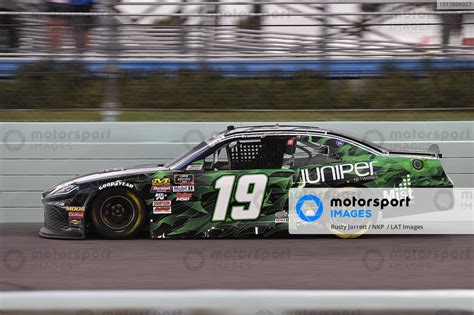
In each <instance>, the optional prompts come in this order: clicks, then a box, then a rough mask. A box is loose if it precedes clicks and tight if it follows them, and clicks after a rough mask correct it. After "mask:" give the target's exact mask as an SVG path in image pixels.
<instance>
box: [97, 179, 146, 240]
mask: <svg viewBox="0 0 474 315" xmlns="http://www.w3.org/2000/svg"><path fill="white" fill-rule="evenodd" d="M145 209H146V207H145V204H144V203H143V201H142V200H141V198H140V197H138V196H137V195H136V194H135V193H134V192H133V191H131V190H129V189H126V188H110V189H107V190H105V191H103V192H101V193H100V194H99V195H98V196H97V197H96V198H95V200H94V202H93V203H92V209H91V210H92V211H91V215H90V219H91V222H92V226H93V228H94V231H95V232H96V233H98V234H99V235H101V236H103V237H105V238H109V239H128V238H132V237H134V236H135V235H136V234H137V233H138V232H140V230H141V229H142V227H143V225H144V223H145V219H146V213H145Z"/></svg>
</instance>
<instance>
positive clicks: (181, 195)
mask: <svg viewBox="0 0 474 315" xmlns="http://www.w3.org/2000/svg"><path fill="white" fill-rule="evenodd" d="M192 197H193V194H191V193H177V194H176V201H189V200H190V199H191V198H192Z"/></svg>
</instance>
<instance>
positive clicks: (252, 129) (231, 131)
mask: <svg viewBox="0 0 474 315" xmlns="http://www.w3.org/2000/svg"><path fill="white" fill-rule="evenodd" d="M308 131H311V132H322V133H325V132H328V131H327V130H323V129H321V128H319V127H314V126H292V125H283V126H280V125H279V124H275V125H273V126H269V125H263V126H249V127H238V128H234V127H233V126H229V127H227V132H225V133H224V136H225V137H228V136H232V135H236V134H247V133H262V132H263V133H273V132H274V133H278V132H308Z"/></svg>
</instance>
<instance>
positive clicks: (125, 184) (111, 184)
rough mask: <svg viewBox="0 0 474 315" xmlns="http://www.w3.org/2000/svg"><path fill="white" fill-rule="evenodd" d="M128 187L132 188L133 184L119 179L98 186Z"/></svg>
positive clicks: (100, 188) (100, 187)
mask: <svg viewBox="0 0 474 315" xmlns="http://www.w3.org/2000/svg"><path fill="white" fill-rule="evenodd" d="M120 186H121V187H128V188H134V186H133V184H130V183H126V182H123V181H121V180H116V181H115V182H110V183H106V184H103V185H100V186H99V190H102V189H105V188H111V187H120Z"/></svg>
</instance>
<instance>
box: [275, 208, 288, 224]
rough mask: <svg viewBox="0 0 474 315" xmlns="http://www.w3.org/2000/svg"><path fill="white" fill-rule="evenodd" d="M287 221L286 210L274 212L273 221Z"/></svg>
mask: <svg viewBox="0 0 474 315" xmlns="http://www.w3.org/2000/svg"><path fill="white" fill-rule="evenodd" d="M287 222H288V211H285V210H283V211H278V212H276V213H275V223H287Z"/></svg>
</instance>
